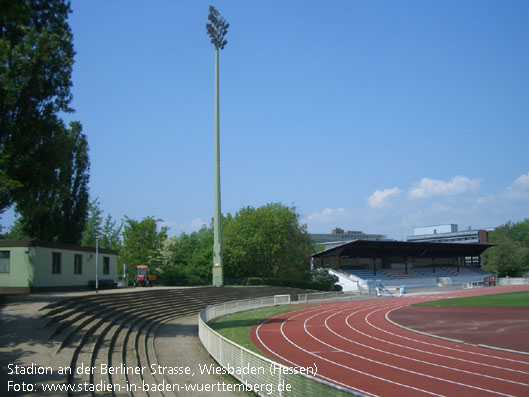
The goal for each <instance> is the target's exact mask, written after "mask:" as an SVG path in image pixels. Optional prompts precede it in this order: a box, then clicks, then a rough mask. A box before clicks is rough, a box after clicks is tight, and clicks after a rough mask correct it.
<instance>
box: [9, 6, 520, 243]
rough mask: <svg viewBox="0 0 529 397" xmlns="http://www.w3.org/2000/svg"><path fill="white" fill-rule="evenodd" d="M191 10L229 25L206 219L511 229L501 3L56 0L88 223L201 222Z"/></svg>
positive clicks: (516, 25)
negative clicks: (85, 171) (85, 159)
mask: <svg viewBox="0 0 529 397" xmlns="http://www.w3.org/2000/svg"><path fill="white" fill-rule="evenodd" d="M209 4H213V5H214V6H215V7H216V8H217V9H218V10H219V11H220V13H221V14H222V15H223V16H224V17H225V18H226V19H227V20H228V22H229V23H230V29H229V32H228V35H227V37H226V38H227V40H228V44H227V46H226V48H225V49H224V50H223V51H222V52H221V57H220V72H221V83H220V84H221V87H220V89H221V180H222V210H223V212H224V213H225V212H231V213H234V212H236V211H237V210H239V209H240V208H241V207H244V206H247V205H251V206H260V205H264V204H266V203H269V202H282V203H284V204H287V205H295V206H296V207H297V209H298V212H299V213H300V214H301V215H302V217H303V219H302V222H304V223H307V225H308V229H309V231H310V232H314V233H322V232H330V230H331V229H332V228H334V227H342V228H344V229H348V230H362V231H365V232H368V233H383V234H387V235H388V236H389V237H392V238H396V239H400V238H401V237H402V236H404V238H405V237H406V236H407V235H410V234H412V229H413V227H415V226H425V225H432V224H441V223H457V224H459V225H460V226H461V227H467V226H472V227H473V228H478V227H495V226H497V225H500V224H502V223H505V222H507V221H509V220H512V221H519V220H522V219H524V218H525V217H528V216H529V157H528V155H527V153H528V150H527V148H528V147H529V94H528V93H529V51H528V48H529V22H528V21H529V2H527V1H516V0H510V1H503V0H497V1H483V0H480V1H470V0H468V1H423V0H417V1H398V2H390V1H353V0H349V1H326V2H324V1H274V0H268V1H242V0H241V1H215V2H211V1H197V0H193V1H191V0H189V1H176V0H172V1H170V0H156V1H150V2H146V1H139V0H137V1H132V0H128V1H125V0H119V1H118V0H112V1H103V0H96V1H84V0H73V1H72V10H73V13H72V14H71V17H70V20H69V22H70V25H71V28H72V31H73V34H74V46H75V50H76V53H77V54H76V58H75V60H76V63H75V65H74V73H73V84H74V87H73V91H72V92H73V95H74V100H73V104H72V105H73V107H74V108H75V109H76V113H75V114H73V115H71V116H68V117H69V118H71V119H73V120H79V121H81V123H82V124H83V127H84V132H85V133H86V135H87V137H88V141H89V145H90V157H91V180H90V194H91V196H92V198H94V197H99V200H100V203H101V208H102V209H103V210H104V211H105V213H109V214H111V215H112V216H113V217H114V218H115V219H122V218H123V217H124V216H125V215H126V216H128V217H129V218H133V219H141V218H143V217H145V216H155V217H157V218H161V219H163V220H164V222H165V223H164V224H166V225H168V226H169V227H170V233H171V234H179V233H181V232H191V231H194V230H197V229H198V228H199V227H200V225H202V224H204V223H207V224H209V222H210V219H211V217H212V215H213V104H214V97H213V88H214V48H213V46H212V45H211V44H210V43H209V39H208V37H207V35H206V30H205V23H206V21H207V15H208V6H209ZM10 216H12V215H10V214H7V216H6V218H7V219H9V217H10Z"/></svg>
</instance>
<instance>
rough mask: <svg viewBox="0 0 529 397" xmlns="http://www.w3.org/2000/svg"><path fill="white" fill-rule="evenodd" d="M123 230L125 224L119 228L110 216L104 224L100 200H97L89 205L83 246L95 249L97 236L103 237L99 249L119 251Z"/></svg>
mask: <svg viewBox="0 0 529 397" xmlns="http://www.w3.org/2000/svg"><path fill="white" fill-rule="evenodd" d="M122 228H123V223H121V224H120V225H119V226H118V225H117V221H115V220H113V219H112V216H111V215H110V214H108V215H107V217H106V218H105V221H104V222H103V210H102V209H101V208H100V204H99V198H96V199H94V200H93V201H92V202H90V203H89V205H88V216H87V219H86V226H85V229H84V231H83V239H82V245H84V246H87V247H95V244H96V236H103V237H102V238H101V240H100V241H99V243H98V245H99V247H101V248H110V249H113V250H117V251H119V250H120V248H121V238H120V234H121V229H122Z"/></svg>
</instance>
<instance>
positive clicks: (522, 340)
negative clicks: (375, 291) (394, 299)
mask: <svg viewBox="0 0 529 397" xmlns="http://www.w3.org/2000/svg"><path fill="white" fill-rule="evenodd" d="M389 318H390V319H391V320H392V321H394V322H396V323H397V324H400V325H402V326H404V327H407V328H411V329H414V330H416V331H421V332H426V333H428V334H432V335H434V336H441V337H445V338H453V339H459V340H462V341H464V342H466V343H471V344H476V345H477V344H483V345H488V346H494V347H498V348H503V349H510V350H517V351H522V352H526V353H529V338H528V337H527V335H529V307H511V306H502V307H499V306H498V307H491V306H479V307H476V306H472V307H470V306H463V307H450V306H407V307H403V308H401V309H398V310H395V311H393V312H391V313H390V314H389Z"/></svg>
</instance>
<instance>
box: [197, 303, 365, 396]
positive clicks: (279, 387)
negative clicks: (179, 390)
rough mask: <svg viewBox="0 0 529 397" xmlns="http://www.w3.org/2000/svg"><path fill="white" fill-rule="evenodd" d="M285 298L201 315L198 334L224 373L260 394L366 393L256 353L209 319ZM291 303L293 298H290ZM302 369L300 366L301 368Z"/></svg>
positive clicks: (220, 308) (208, 310) (227, 305)
mask: <svg viewBox="0 0 529 397" xmlns="http://www.w3.org/2000/svg"><path fill="white" fill-rule="evenodd" d="M282 301H283V302H284V298H280V299H278V298H277V297H274V296H270V297H265V298H257V299H245V300H240V301H232V302H227V303H222V304H219V305H215V306H209V307H207V308H206V309H204V310H202V311H201V312H200V313H199V315H198V336H199V338H200V341H201V342H202V344H203V345H204V347H205V348H206V350H207V351H208V353H209V354H210V355H211V357H213V358H214V359H215V361H217V363H219V364H220V365H221V366H222V367H223V368H224V371H225V373H228V374H229V375H232V376H233V377H235V378H236V379H237V380H239V381H240V382H241V384H242V385H241V387H242V388H241V389H240V390H244V391H251V392H254V393H256V394H257V395H259V396H267V397H268V396H274V397H276V396H277V397H283V396H285V395H288V396H289V397H290V396H293V397H296V396H299V397H310V396H351V395H354V396H363V394H359V393H355V392H353V391H351V390H349V389H346V388H343V387H341V386H338V385H335V384H331V383H329V382H326V381H325V380H323V379H320V378H316V377H314V376H311V375H308V374H305V373H300V372H297V373H293V372H295V369H296V368H298V367H296V366H295V365H294V364H293V366H292V367H287V366H284V365H282V364H278V363H276V362H274V361H272V360H270V359H268V358H266V357H263V356H261V355H259V354H257V353H254V352H252V351H250V350H248V349H245V348H244V347H242V346H239V345H238V344H236V343H235V342H232V341H230V340H229V339H226V338H225V337H223V336H222V335H220V334H219V333H217V332H215V331H214V330H212V329H211V328H210V327H209V326H208V324H207V322H208V321H210V320H212V319H214V318H217V317H220V316H224V315H226V314H231V313H237V312H242V311H246V310H251V309H259V308H265V307H270V306H274V305H276V304H281V302H282ZM288 301H289V302H288V303H290V299H288ZM298 369H299V368H298Z"/></svg>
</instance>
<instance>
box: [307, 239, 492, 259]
mask: <svg viewBox="0 0 529 397" xmlns="http://www.w3.org/2000/svg"><path fill="white" fill-rule="evenodd" d="M493 246H494V245H493V244H465V243H429V242H410V241H406V242H405V241H371V240H354V241H350V242H348V243H344V244H341V245H339V246H337V247H333V248H329V249H327V250H325V251H322V252H318V253H316V254H314V255H312V256H313V257H314V258H322V257H328V256H341V257H351V258H355V257H360V258H375V257H376V258H381V257H390V256H413V257H416V258H432V257H436V258H450V257H458V256H479V255H481V254H482V253H483V252H484V251H485V250H486V249H487V248H490V247H493Z"/></svg>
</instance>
